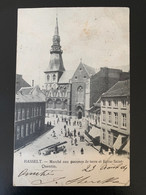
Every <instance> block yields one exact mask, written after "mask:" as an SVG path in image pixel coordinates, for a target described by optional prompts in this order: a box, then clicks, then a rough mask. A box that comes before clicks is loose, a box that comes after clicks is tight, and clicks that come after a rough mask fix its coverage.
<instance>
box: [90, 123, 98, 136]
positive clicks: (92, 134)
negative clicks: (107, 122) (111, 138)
mask: <svg viewBox="0 0 146 195" xmlns="http://www.w3.org/2000/svg"><path fill="white" fill-rule="evenodd" d="M89 135H91V136H92V137H93V138H95V137H99V136H100V129H98V128H96V127H94V126H93V127H92V129H91V130H90V131H89Z"/></svg>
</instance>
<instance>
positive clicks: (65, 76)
mask: <svg viewBox="0 0 146 195" xmlns="http://www.w3.org/2000/svg"><path fill="white" fill-rule="evenodd" d="M73 74H74V71H73V70H67V71H65V72H64V73H63V74H62V76H61V78H60V80H59V82H58V83H69V82H70V81H69V80H70V79H71V78H72V76H73Z"/></svg>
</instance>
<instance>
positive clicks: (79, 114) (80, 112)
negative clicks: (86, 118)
mask: <svg viewBox="0 0 146 195" xmlns="http://www.w3.org/2000/svg"><path fill="white" fill-rule="evenodd" d="M81 118H82V111H79V112H78V119H81Z"/></svg>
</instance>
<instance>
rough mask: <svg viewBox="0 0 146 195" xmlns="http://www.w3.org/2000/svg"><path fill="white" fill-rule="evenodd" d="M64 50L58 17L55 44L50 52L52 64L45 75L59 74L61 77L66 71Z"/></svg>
mask: <svg viewBox="0 0 146 195" xmlns="http://www.w3.org/2000/svg"><path fill="white" fill-rule="evenodd" d="M62 53H63V51H62V49H61V46H60V36H59V27H58V17H57V16H56V25H55V32H54V36H53V44H52V46H51V50H50V54H51V55H50V62H49V66H48V68H47V70H46V71H45V73H48V72H59V77H60V76H61V74H62V73H63V72H64V71H65V68H64V65H63V59H62Z"/></svg>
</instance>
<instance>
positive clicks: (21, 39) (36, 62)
mask: <svg viewBox="0 0 146 195" xmlns="http://www.w3.org/2000/svg"><path fill="white" fill-rule="evenodd" d="M56 15H58V25H59V35H60V39H61V43H60V44H61V46H62V50H63V54H62V57H63V62H64V67H65V69H66V70H72V71H73V72H74V71H75V70H76V68H77V67H78V65H79V63H80V61H81V59H82V62H83V63H84V64H87V65H89V66H91V67H94V68H95V69H96V70H97V71H98V70H99V69H100V67H109V68H119V69H122V70H123V71H129V65H130V62H129V55H130V54H129V8H111V7H110V8H107V7H106V8H104V7H100V8H99V7H98V8H29V9H28V8H23V9H18V22H17V56H16V58H17V59H16V63H17V64H16V73H17V74H22V76H23V78H24V79H25V80H26V81H27V82H28V83H29V84H31V82H32V80H34V82H35V85H39V86H40V87H41V88H42V86H43V85H44V82H45V73H44V71H45V70H46V69H47V66H48V65H49V59H50V49H51V45H52V38H53V35H54V30H55V24H56Z"/></svg>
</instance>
